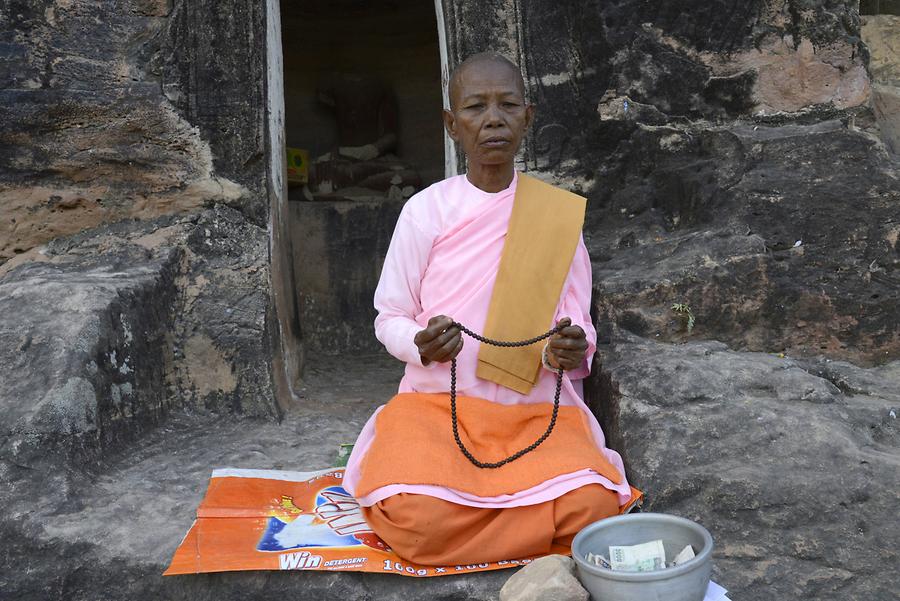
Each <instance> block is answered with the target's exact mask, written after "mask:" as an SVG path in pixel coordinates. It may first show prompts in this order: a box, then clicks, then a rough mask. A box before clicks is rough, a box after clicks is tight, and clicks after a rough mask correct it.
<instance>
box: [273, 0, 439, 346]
mask: <svg viewBox="0 0 900 601" xmlns="http://www.w3.org/2000/svg"><path fill="white" fill-rule="evenodd" d="M436 6H437V7H438V8H439V3H436V4H432V3H430V2H423V1H422V0H380V1H362V0H329V1H328V2H323V1H321V0H285V1H282V2H280V13H281V14H280V23H281V50H282V57H283V58H282V60H283V91H284V127H283V135H284V150H285V156H286V161H287V170H286V186H285V188H283V189H284V190H285V192H286V194H285V200H284V201H283V204H284V211H283V214H282V215H283V217H282V219H283V220H284V225H283V234H282V235H283V237H284V238H285V239H284V240H283V242H285V243H287V247H288V248H289V250H288V254H289V256H285V260H284V261H283V263H284V264H283V265H282V268H281V273H279V274H274V273H273V278H274V277H281V278H289V279H290V282H291V285H290V286H288V287H287V288H288V289H290V290H292V292H291V296H292V299H291V300H292V302H293V303H294V305H295V307H294V310H293V311H292V312H293V313H295V314H296V320H297V326H298V327H297V330H298V331H299V332H300V333H301V334H302V347H303V352H304V354H307V355H309V354H313V356H314V355H316V354H339V353H347V352H355V353H365V352H375V351H378V350H380V348H381V346H380V343H378V341H377V340H376V339H375V336H374V330H373V325H372V324H373V321H374V318H375V311H374V308H373V306H372V297H373V294H374V290H375V286H376V284H377V282H378V277H379V275H380V272H381V266H382V264H383V261H384V256H385V253H386V252H387V247H388V244H389V242H390V239H391V234H392V233H393V229H394V224H395V223H396V220H397V217H398V216H399V213H400V210H401V209H402V207H403V204H404V203H405V202H406V200H407V199H408V198H409V197H410V196H412V195H413V194H414V193H416V192H418V191H419V190H421V189H423V188H424V187H426V186H428V185H430V184H431V183H434V182H436V181H438V180H440V179H442V178H443V177H444V176H445V172H446V164H445V140H444V132H443V126H442V122H441V108H442V106H443V94H442V64H446V58H444V59H443V60H442V53H441V44H442V37H441V36H439V25H438V24H439V22H440V14H439V12H438V13H436ZM443 56H444V57H446V52H444V54H443ZM273 150H274V149H273ZM273 269H274V266H273ZM279 317H280V318H281V316H279ZM283 332H284V328H282V333H283Z"/></svg>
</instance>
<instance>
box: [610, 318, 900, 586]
mask: <svg viewBox="0 0 900 601" xmlns="http://www.w3.org/2000/svg"><path fill="white" fill-rule="evenodd" d="M600 353H601V356H602V361H601V364H600V365H597V366H595V370H594V375H593V376H592V377H593V378H594V381H593V382H592V385H593V386H592V388H593V394H592V397H593V399H594V402H595V403H598V404H602V408H599V409H600V412H601V413H602V414H603V424H604V427H605V431H606V433H607V436H608V437H609V440H610V444H611V445H612V446H614V447H616V448H618V449H619V450H620V451H622V452H623V454H624V457H625V459H626V463H627V467H628V470H629V473H630V475H631V476H630V478H631V480H632V482H633V484H634V485H635V486H638V487H640V488H642V489H643V490H644V492H645V493H646V495H647V500H646V503H645V509H647V510H650V511H663V512H666V513H673V514H676V515H682V516H684V517H688V518H690V519H693V520H696V521H698V522H700V523H701V524H703V525H704V526H706V527H707V528H708V529H709V530H710V532H711V534H712V535H713V539H714V540H715V545H716V547H715V550H714V571H713V580H715V581H716V582H718V583H720V584H722V585H723V586H725V587H726V588H727V589H728V590H729V591H730V593H729V594H730V595H732V598H734V599H817V600H830V599H833V600H839V599H878V600H885V601H887V600H888V599H891V598H892V595H895V592H896V590H897V588H898V587H900V576H898V574H897V573H896V571H894V570H890V569H886V568H885V566H889V565H894V564H896V563H897V561H898V560H900V554H898V549H900V533H898V532H897V530H896V529H894V528H885V527H884V525H885V524H888V523H892V522H893V521H895V519H896V518H895V514H896V508H897V507H898V503H900V469H898V468H900V421H898V419H897V416H898V414H900V393H898V391H900V362H898V361H893V362H891V363H887V364H884V365H882V366H880V367H877V368H871V369H863V368H860V367H856V366H854V365H852V364H850V363H846V362H841V361H831V360H828V359H825V358H816V359H801V358H794V357H790V356H786V357H782V356H780V355H778V354H772V353H751V352H737V351H735V350H732V349H730V348H728V347H727V346H726V345H725V344H723V343H721V342H712V341H703V342H700V341H698V342H687V343H684V344H666V343H659V342H655V341H650V340H647V339H645V338H639V337H637V336H634V335H633V334H629V333H628V332H625V331H621V330H618V329H615V330H614V331H613V333H612V335H611V337H610V339H608V340H607V342H606V344H604V345H601V346H600Z"/></svg>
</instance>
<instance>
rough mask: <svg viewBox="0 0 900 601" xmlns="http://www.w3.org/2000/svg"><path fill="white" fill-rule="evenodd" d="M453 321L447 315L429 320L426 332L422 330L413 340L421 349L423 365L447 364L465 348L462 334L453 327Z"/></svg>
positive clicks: (420, 354)
mask: <svg viewBox="0 0 900 601" xmlns="http://www.w3.org/2000/svg"><path fill="white" fill-rule="evenodd" d="M452 324H453V319H451V318H450V317H447V316H446V315H436V316H434V317H432V318H431V319H429V320H428V325H427V326H426V327H425V329H424V330H420V331H418V332H417V333H416V335H415V337H414V338H413V342H415V343H416V346H417V347H419V356H420V357H422V365H428V364H429V363H431V362H432V361H437V362H438V363H446V362H447V361H450V360H451V359H453V358H455V357H456V356H457V355H458V354H459V352H460V351H461V350H462V347H463V339H462V332H460V331H459V328H457V327H451V325H452Z"/></svg>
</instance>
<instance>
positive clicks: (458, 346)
mask: <svg viewBox="0 0 900 601" xmlns="http://www.w3.org/2000/svg"><path fill="white" fill-rule="evenodd" d="M462 349H463V337H462V336H460V337H459V342H457V343H456V348H455V349H453V352H452V353H450V358H451V359H455V358H456V357H457V356H458V355H459V353H460V352H461V351H462Z"/></svg>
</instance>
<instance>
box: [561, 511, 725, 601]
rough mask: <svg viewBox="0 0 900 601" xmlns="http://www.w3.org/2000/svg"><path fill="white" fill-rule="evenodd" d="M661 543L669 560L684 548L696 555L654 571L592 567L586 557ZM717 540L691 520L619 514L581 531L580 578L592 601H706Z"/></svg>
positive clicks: (576, 544) (577, 550) (576, 547)
mask: <svg viewBox="0 0 900 601" xmlns="http://www.w3.org/2000/svg"><path fill="white" fill-rule="evenodd" d="M657 539H661V540H662V541H663V546H664V547H665V550H666V559H668V560H671V559H672V558H673V557H675V555H676V554H677V553H678V552H679V551H681V550H682V549H683V548H684V547H685V545H691V546H692V547H694V553H695V554H696V556H695V557H694V558H693V559H690V560H688V561H686V562H684V563H683V564H681V565H678V566H675V567H673V568H665V569H662V570H653V571H651V572H622V571H613V570H610V569H607V568H602V567H599V566H595V565H593V564H590V563H588V562H587V561H586V560H585V555H586V554H587V553H588V552H591V553H595V554H600V555H603V556H604V557H606V558H607V559H608V558H609V547H610V545H637V544H640V543H645V542H647V541H652V540H657ZM712 550H713V539H712V536H710V534H709V531H708V530H707V529H706V528H704V527H703V526H701V525H700V524H697V523H696V522H692V521H691V520H688V519H685V518H680V517H676V516H673V515H666V514H662V513H636V514H631V515H620V516H616V517H612V518H607V519H605V520H600V521H599V522H594V523H593V524H590V525H588V526H586V527H585V528H583V529H582V530H581V531H580V532H579V533H578V534H577V535H575V539H574V540H573V541H572V557H573V559H574V560H575V564H576V566H577V569H578V578H579V579H580V580H581V583H582V584H583V585H584V587H585V588H586V589H587V590H588V592H590V594H591V599H593V601H703V598H704V597H705V596H706V589H707V587H708V586H709V576H710V573H711V572H712Z"/></svg>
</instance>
